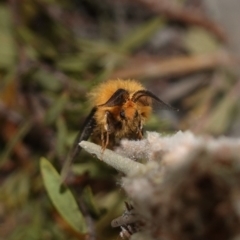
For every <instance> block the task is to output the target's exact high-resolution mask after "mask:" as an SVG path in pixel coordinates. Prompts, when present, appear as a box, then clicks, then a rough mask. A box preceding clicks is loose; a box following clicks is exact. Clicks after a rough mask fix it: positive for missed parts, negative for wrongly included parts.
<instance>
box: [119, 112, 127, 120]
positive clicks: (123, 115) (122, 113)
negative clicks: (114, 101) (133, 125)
mask: <svg viewBox="0 0 240 240" xmlns="http://www.w3.org/2000/svg"><path fill="white" fill-rule="evenodd" d="M120 117H121V118H122V119H124V118H126V116H125V112H124V110H121V111H120Z"/></svg>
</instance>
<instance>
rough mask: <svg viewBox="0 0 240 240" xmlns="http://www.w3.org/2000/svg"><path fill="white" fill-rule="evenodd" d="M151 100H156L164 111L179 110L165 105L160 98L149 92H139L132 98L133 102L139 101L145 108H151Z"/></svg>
mask: <svg viewBox="0 0 240 240" xmlns="http://www.w3.org/2000/svg"><path fill="white" fill-rule="evenodd" d="M151 99H153V100H155V101H156V102H157V103H158V104H160V106H161V108H162V109H167V110H175V111H177V110H178V109H176V108H173V107H172V106H170V105H169V104H167V103H165V102H164V101H162V100H161V99H160V98H158V97H157V96H156V95H154V94H153V93H152V92H150V91H148V90H139V91H137V92H135V93H134V94H133V96H132V101H133V102H137V101H138V102H140V103H141V104H143V105H144V106H149V105H150V104H151Z"/></svg>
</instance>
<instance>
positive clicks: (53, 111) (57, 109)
mask: <svg viewBox="0 0 240 240" xmlns="http://www.w3.org/2000/svg"><path fill="white" fill-rule="evenodd" d="M67 101H68V95H67V93H63V94H62V95H61V96H60V97H59V98H58V99H57V100H56V101H55V103H54V104H52V106H51V107H50V108H49V109H48V111H47V113H46V118H45V121H46V124H47V125H50V124H53V123H55V121H57V119H58V118H59V116H60V115H61V113H62V112H63V111H64V108H65V106H66V104H67Z"/></svg>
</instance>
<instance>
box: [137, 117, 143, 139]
mask: <svg viewBox="0 0 240 240" xmlns="http://www.w3.org/2000/svg"><path fill="white" fill-rule="evenodd" d="M137 134H138V139H142V138H143V124H142V121H141V122H140V124H139V128H138V132H137Z"/></svg>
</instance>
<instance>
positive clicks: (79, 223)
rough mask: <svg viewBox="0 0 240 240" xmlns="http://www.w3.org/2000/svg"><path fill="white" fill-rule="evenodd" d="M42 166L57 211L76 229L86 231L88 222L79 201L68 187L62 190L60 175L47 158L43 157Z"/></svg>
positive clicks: (46, 186)
mask: <svg viewBox="0 0 240 240" xmlns="http://www.w3.org/2000/svg"><path fill="white" fill-rule="evenodd" d="M40 168H41V174H42V177H43V182H44V186H45V188H46V190H47V193H48V195H49V198H50V199H51V201H52V203H53V205H54V206H55V208H56V209H57V211H58V212H59V213H60V215H61V216H62V217H63V219H65V221H66V222H67V223H68V224H69V225H70V226H71V227H72V228H73V229H74V230H76V231H77V232H80V233H86V223H85V220H84V217H83V215H82V213H81V212H80V211H79V208H78V205H77V202H76V200H75V199H74V197H73V195H72V193H71V191H70V190H69V189H68V188H65V189H64V191H61V188H62V184H61V180H60V175H59V174H58V172H57V171H56V169H55V168H54V167H53V166H52V164H51V163H50V162H49V161H48V160H47V159H45V158H41V160H40Z"/></svg>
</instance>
